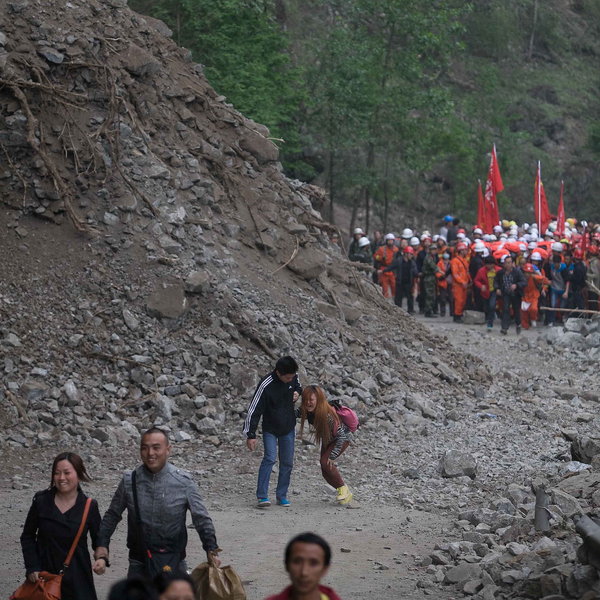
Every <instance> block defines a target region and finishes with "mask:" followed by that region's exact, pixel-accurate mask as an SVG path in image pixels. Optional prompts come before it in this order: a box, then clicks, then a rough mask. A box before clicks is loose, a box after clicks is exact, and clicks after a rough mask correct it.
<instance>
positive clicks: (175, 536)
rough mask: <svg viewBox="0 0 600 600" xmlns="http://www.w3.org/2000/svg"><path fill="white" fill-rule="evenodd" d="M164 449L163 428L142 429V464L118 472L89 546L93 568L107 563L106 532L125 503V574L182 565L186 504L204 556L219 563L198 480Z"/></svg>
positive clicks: (168, 448)
mask: <svg viewBox="0 0 600 600" xmlns="http://www.w3.org/2000/svg"><path fill="white" fill-rule="evenodd" d="M170 454H171V445H170V443H169V437H168V435H167V433H166V432H165V431H163V430H162V429H158V428H157V427H152V428H151V429H148V431H146V432H145V433H144V434H143V435H142V440H141V445H140V455H141V458H142V463H143V464H142V465H140V466H139V467H137V468H136V469H134V471H126V472H125V473H123V477H122V478H121V481H120V482H119V486H118V487H117V491H116V492H115V495H114V496H113V499H112V502H111V503H110V507H109V508H108V510H107V511H106V514H105V515H104V518H103V519H102V523H101V525H100V531H99V532H98V539H97V544H98V546H97V548H96V551H95V552H94V558H95V560H96V562H95V564H94V568H95V570H96V568H97V569H98V570H96V572H97V573H101V572H102V571H103V570H104V566H108V564H109V563H108V546H109V543H110V538H111V536H112V534H113V533H114V531H115V529H116V527H117V524H118V523H119V521H120V520H121V518H122V514H123V511H124V510H125V509H127V547H128V548H129V571H128V576H131V575H134V574H135V575H138V574H139V575H145V576H150V575H153V573H154V571H157V570H160V568H161V564H168V565H169V567H170V568H171V569H172V570H173V571H176V570H179V571H185V569H186V568H187V565H186V563H185V548H186V545H187V530H186V525H185V520H186V513H187V511H188V509H189V511H190V513H191V515H192V522H193V524H194V527H195V528H196V531H197V532H198V534H199V535H200V539H201V540H202V547H203V548H204V550H205V551H206V556H207V559H208V562H209V563H211V564H214V565H216V566H218V565H219V564H220V561H219V559H218V558H217V554H218V552H219V545H218V544H217V538H216V535H215V528H214V526H213V522H212V520H211V518H210V517H209V516H208V512H207V511H206V508H205V507H204V504H203V503H202V498H201V497H200V492H199V491H198V486H197V485H196V483H195V482H194V481H193V479H192V476H191V475H190V474H189V473H188V472H187V471H183V470H181V469H178V468H177V467H174V466H173V465H172V464H171V463H169V462H168V458H169V455H170ZM134 474H135V475H134ZM132 476H133V478H134V480H135V489H136V492H137V503H138V506H139V513H140V514H139V515H137V514H136V510H135V499H134V493H133V492H134V488H133V482H132ZM157 565H158V566H157Z"/></svg>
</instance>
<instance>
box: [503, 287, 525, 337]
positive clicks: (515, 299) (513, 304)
mask: <svg viewBox="0 0 600 600" xmlns="http://www.w3.org/2000/svg"><path fill="white" fill-rule="evenodd" d="M511 308H512V310H513V315H512V316H513V318H514V321H515V325H516V326H517V327H521V296H506V295H505V294H503V295H502V329H503V330H504V331H506V330H507V329H508V328H509V327H510V309H511Z"/></svg>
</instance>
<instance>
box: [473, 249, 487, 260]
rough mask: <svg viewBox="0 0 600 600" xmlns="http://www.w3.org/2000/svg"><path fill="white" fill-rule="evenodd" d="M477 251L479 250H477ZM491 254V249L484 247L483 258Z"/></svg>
mask: <svg viewBox="0 0 600 600" xmlns="http://www.w3.org/2000/svg"><path fill="white" fill-rule="evenodd" d="M475 252H477V250H476V251H475ZM489 255H490V251H489V250H488V249H487V248H484V249H483V252H482V253H481V256H483V258H487V257H488V256H489Z"/></svg>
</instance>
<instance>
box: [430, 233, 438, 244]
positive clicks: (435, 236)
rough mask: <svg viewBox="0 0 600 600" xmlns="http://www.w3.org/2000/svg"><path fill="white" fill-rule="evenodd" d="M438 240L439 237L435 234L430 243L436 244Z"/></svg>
mask: <svg viewBox="0 0 600 600" xmlns="http://www.w3.org/2000/svg"><path fill="white" fill-rule="evenodd" d="M439 239H440V236H439V235H438V234H437V233H436V234H435V235H434V236H433V238H432V239H431V241H432V242H437V241H438V240H439Z"/></svg>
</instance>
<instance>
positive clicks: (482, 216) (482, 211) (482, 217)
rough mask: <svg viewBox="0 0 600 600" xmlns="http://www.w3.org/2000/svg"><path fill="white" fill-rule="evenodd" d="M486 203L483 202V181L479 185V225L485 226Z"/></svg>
mask: <svg viewBox="0 0 600 600" xmlns="http://www.w3.org/2000/svg"><path fill="white" fill-rule="evenodd" d="M485 223H486V219H485V204H484V202H483V190H482V189H481V181H478V185H477V225H478V227H485Z"/></svg>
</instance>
